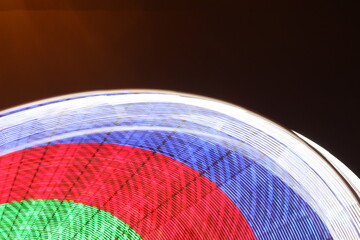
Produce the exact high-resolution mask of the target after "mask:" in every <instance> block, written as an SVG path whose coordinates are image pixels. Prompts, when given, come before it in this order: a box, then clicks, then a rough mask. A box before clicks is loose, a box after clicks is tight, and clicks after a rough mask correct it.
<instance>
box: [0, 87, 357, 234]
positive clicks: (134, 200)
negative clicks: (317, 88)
mask: <svg viewBox="0 0 360 240" xmlns="http://www.w3.org/2000/svg"><path fill="white" fill-rule="evenodd" d="M0 134H1V138H0V184H1V192H0V214H1V215H0V218H1V219H0V239H3V238H5V239H39V238H43V239H48V238H49V236H51V238H52V239H69V238H70V239H72V238H73V239H264V240H266V239H274V240H275V239H323V240H329V239H359V237H360V234H359V231H360V220H359V219H360V208H359V179H358V178H357V177H356V176H355V175H354V174H353V173H352V172H351V171H350V170H348V169H347V168H346V167H345V166H343V165H342V164H341V162H339V161H338V160H337V159H336V158H335V157H333V156H332V155H331V154H329V153H328V152H326V151H325V150H324V149H322V148H321V147H320V146H318V145H316V144H315V143H313V142H311V141H310V140H308V139H306V138H305V137H303V136H298V135H296V134H295V133H293V132H291V131H288V130H286V129H284V128H282V127H280V126H278V125H277V124H275V123H273V122H271V121H269V120H267V119H265V118H263V117H261V116H259V115H257V114H254V113H252V112H250V111H248V110H245V109H242V108H239V107H237V106H233V105H230V104H227V103H224V102H220V101H217V100H213V99H208V98H202V97H198V96H193V95H188V94H181V93H175V92H164V91H141V90H138V91H112V92H90V93H81V94H74V95H68V96H63V97H59V98H53V99H48V100H45V101H41V102H35V103H31V104H28V105H24V106H20V107H17V108H13V109H9V110H6V111H3V112H0ZM29 216H31V217H29ZM69 216H72V217H69ZM76 216H82V217H81V218H76ZM79 219H82V220H79ZM28 221H31V224H29V223H28ZM64 221H65V222H67V223H64ZM64 226H73V228H69V227H68V228H66V227H64ZM34 229H35V230H36V231H34ZM30 233H31V234H33V235H31V234H30ZM99 233H104V234H99Z"/></svg>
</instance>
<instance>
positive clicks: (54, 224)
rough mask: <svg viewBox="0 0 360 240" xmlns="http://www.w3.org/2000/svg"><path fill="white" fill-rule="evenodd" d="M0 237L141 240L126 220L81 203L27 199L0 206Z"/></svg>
mask: <svg viewBox="0 0 360 240" xmlns="http://www.w3.org/2000/svg"><path fill="white" fill-rule="evenodd" d="M0 239H94V240H95V239H96V240H99V239H104V240H105V239H121V240H130V239H131V240H141V237H140V236H139V235H138V234H137V233H136V232H135V231H134V230H133V229H131V228H130V227H129V226H128V225H127V224H126V223H124V222H123V221H121V220H120V219H118V218H116V217H114V216H113V215H111V214H110V213H108V212H105V211H103V210H100V209H98V208H96V207H91V206H87V205H84V204H81V203H75V202H70V201H59V200H28V201H20V202H12V203H5V204H1V205H0Z"/></svg>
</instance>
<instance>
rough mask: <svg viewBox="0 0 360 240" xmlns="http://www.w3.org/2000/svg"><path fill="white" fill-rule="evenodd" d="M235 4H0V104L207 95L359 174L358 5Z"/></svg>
mask: <svg viewBox="0 0 360 240" xmlns="http://www.w3.org/2000/svg"><path fill="white" fill-rule="evenodd" d="M30 2H31V3H30ZM129 2H131V3H129ZM166 2H171V3H166ZM237 2H238V3H237V4H234V3H230V2H228V1H215V0H208V1H196V0H193V1H191V3H190V1H189V2H187V3H185V2H184V1H163V3H161V2H160V1H144V2H141V1H124V2H122V1H120V0H117V1H115V0H114V1H110V0H101V1H100V0H99V1H93V0H86V1H85V0H77V1H75V0H74V1H69V0H61V1H60V0H52V1H45V0H32V1H26V0H9V1H1V3H0V81H1V95H0V108H1V109H5V108H8V107H12V106H16V105H18V104H23V103H27V102H29V101H34V100H39V99H43V98H47V97H52V96H57V95H62V94H69V93H74V92H80V91H90V90H100V89H122V88H152V89H169V90H177V91H183V92H189V93H195V94H200V95H206V96H209V97H213V98H218V99H221V100H225V101H228V102H231V103H234V104H237V105H240V106H243V107H246V108H249V109H251V110H253V111H255V112H258V113H261V114H262V115H265V116H267V117H269V118H270V119H272V120H274V121H276V122H278V123H280V124H282V125H283V126H285V127H288V128H291V129H293V130H295V131H297V132H299V133H302V134H303V135H305V136H307V137H308V138H310V139H312V140H313V141H315V142H317V143H318V144H319V145H321V146H323V147H324V148H325V149H327V150H328V151H330V152H331V153H333V154H334V155H335V156H336V157H338V158H339V159H340V160H342V161H343V162H344V163H345V164H346V165H348V166H349V167H350V168H351V169H352V170H353V171H354V172H355V173H356V174H357V175H358V176H359V175H360V164H359V163H358V154H357V153H358V148H359V147H358V143H359V140H358V136H359V134H360V131H359V126H358V122H359V117H358V116H357V115H358V114H357V112H358V111H359V94H358V91H359V86H358V81H359V80H360V78H359V76H360V74H359V69H358V67H359V65H358V64H357V63H358V62H356V61H355V60H358V58H359V54H357V53H356V51H355V46H356V45H358V44H359V42H360V41H359V40H360V39H359V36H358V29H359V28H358V27H356V26H355V16H356V14H357V11H356V10H357V7H355V6H349V5H346V4H347V3H345V1H337V2H336V1H333V2H331V1H308V2H304V1H276V0H275V1H250V0H245V1H237Z"/></svg>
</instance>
